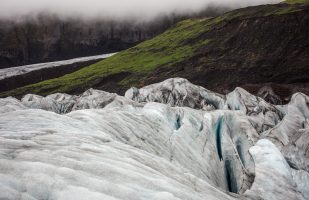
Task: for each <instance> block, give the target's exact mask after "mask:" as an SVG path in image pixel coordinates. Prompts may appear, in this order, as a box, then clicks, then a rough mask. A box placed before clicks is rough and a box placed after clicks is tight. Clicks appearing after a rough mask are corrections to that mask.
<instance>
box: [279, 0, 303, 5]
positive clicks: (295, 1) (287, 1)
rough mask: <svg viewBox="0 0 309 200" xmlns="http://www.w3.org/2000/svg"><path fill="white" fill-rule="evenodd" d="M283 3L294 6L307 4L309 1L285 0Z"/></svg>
mask: <svg viewBox="0 0 309 200" xmlns="http://www.w3.org/2000/svg"><path fill="white" fill-rule="evenodd" d="M284 3H288V4H296V3H309V0H286V1H284Z"/></svg>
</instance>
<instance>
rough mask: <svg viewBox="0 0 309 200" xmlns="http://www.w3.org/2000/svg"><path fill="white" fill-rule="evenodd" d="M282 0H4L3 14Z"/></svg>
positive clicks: (102, 12) (146, 10) (163, 9)
mask: <svg viewBox="0 0 309 200" xmlns="http://www.w3.org/2000/svg"><path fill="white" fill-rule="evenodd" d="M276 2H279V0H0V18H11V17H20V16H23V15H37V14H38V13H42V12H43V13H46V12H50V13H54V14H58V15H60V16H64V17H72V16H73V17H74V16H81V17H85V18H92V17H97V16H101V17H113V18H127V17H132V16H134V17H137V18H140V19H151V18H153V17H156V16H158V15H160V14H168V13H171V12H194V11H199V10H201V9H204V8H205V7H207V6H209V5H216V6H225V7H226V6H228V7H232V8H239V7H245V6H249V5H258V4H266V3H276Z"/></svg>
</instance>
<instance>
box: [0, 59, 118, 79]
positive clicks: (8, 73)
mask: <svg viewBox="0 0 309 200" xmlns="http://www.w3.org/2000/svg"><path fill="white" fill-rule="evenodd" d="M115 54H116V53H108V54H102V55H96V56H87V57H80V58H73V59H69V60H62V61H54V62H47V63H38V64H31V65H23V66H17V67H10V68H3V69H0V80H2V79H6V78H10V77H13V76H18V75H23V74H26V73H29V72H32V71H37V70H40V69H44V68H57V67H61V66H63V65H70V64H73V63H78V62H86V61H91V60H98V59H105V58H108V57H111V56H113V55H115Z"/></svg>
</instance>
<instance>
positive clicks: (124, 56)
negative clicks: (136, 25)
mask: <svg viewBox="0 0 309 200" xmlns="http://www.w3.org/2000/svg"><path fill="white" fill-rule="evenodd" d="M288 2H289V3H290V1H288ZM307 11H308V6H303V5H298V4H295V5H294V4H291V5H288V4H281V5H279V4H278V5H266V6H257V7H250V8H244V9H239V10H235V11H232V12H229V13H226V14H224V15H222V16H219V17H216V18H207V19H189V20H185V21H182V22H180V23H178V24H177V25H175V26H174V27H173V28H171V29H169V30H168V31H166V32H164V33H163V34H161V35H159V36H157V37H155V38H153V39H151V40H148V41H145V42H143V43H141V44H139V45H137V46H135V47H133V48H130V49H128V50H125V51H122V52H120V53H118V54H116V55H114V56H112V57H110V58H108V59H105V60H103V61H101V62H98V63H96V64H93V65H90V66H88V67H85V68H83V69H81V70H79V71H76V72H74V73H71V74H67V75H65V76H62V77H60V78H56V79H51V80H47V81H43V82H40V83H36V84H32V85H27V86H25V87H22V88H18V89H15V90H11V91H7V92H4V93H1V94H0V96H9V95H12V96H21V95H24V94H27V93H35V94H41V95H47V94H50V93H56V92H66V93H80V92H82V91H84V90H86V89H88V88H91V87H93V88H99V89H105V90H107V91H113V92H114V91H115V92H123V91H124V90H126V89H127V88H129V87H130V86H143V85H144V84H145V83H147V84H148V83H151V82H154V81H157V80H160V79H162V78H164V77H165V76H174V75H175V76H176V75H177V76H184V77H186V76H187V74H188V73H187V72H183V74H181V73H177V71H179V70H178V69H179V67H181V68H185V67H186V66H188V67H192V66H193V65H194V63H195V65H196V66H195V68H194V70H193V71H194V73H195V74H198V73H200V72H201V71H203V70H204V69H207V70H208V66H209V67H210V68H211V69H213V68H215V69H223V68H225V67H226V66H229V64H226V63H225V59H226V57H225V55H226V56H228V55H229V54H231V56H233V55H235V56H236V55H237V54H239V53H241V51H245V49H246V46H244V49H243V50H242V49H238V47H237V48H236V47H235V48H231V47H232V46H233V45H238V44H234V43H231V44H227V42H228V40H230V39H231V37H232V36H233V35H234V33H231V32H232V31H230V28H231V27H229V26H230V25H232V24H235V30H236V29H237V27H236V26H239V24H241V23H244V22H246V23H247V22H250V20H256V19H259V18H260V19H261V21H262V19H263V20H264V19H266V18H269V21H270V22H271V20H274V21H275V20H277V19H280V17H281V16H284V15H290V14H291V13H300V14H302V15H303V13H306V12H307ZM307 13H308V12H307ZM250 23H251V22H250ZM291 26H293V25H292V24H291ZM232 28H233V27H232ZM224 29H226V30H224ZM231 30H234V29H231ZM240 31H241V30H240ZM241 34H243V33H239V35H241ZM248 34H253V33H248ZM233 37H234V36H233ZM253 37H260V36H259V35H257V36H255V35H252V36H250V35H249V36H248V38H249V39H248V41H245V42H246V45H248V44H247V43H249V44H251V43H252V42H251V41H253V40H252V38H253ZM237 39H238V38H237ZM240 39H241V38H240ZM244 39H245V38H244ZM257 39H258V38H257ZM249 40H250V41H249ZM261 40H263V38H261ZM241 42H242V41H241ZM230 45H231V46H230ZM252 45H254V44H252ZM262 45H264V44H262ZM258 48H259V49H260V48H264V46H261V47H258ZM218 51H222V52H218ZM233 51H234V52H233ZM205 52H209V53H208V54H207V55H205ZM249 52H251V50H250V51H249ZM253 54H254V55H253ZM241 55H242V54H241ZM259 55H260V54H259V52H254V53H252V55H251V53H250V56H259ZM244 56H246V59H247V58H248V55H245V54H244ZM220 59H221V60H220ZM250 59H251V58H250ZM252 59H253V60H254V59H255V58H252ZM252 59H251V60H252ZM215 61H218V63H217V64H215ZM221 61H222V62H221ZM223 61H224V62H223ZM230 65H231V66H235V64H234V63H232V62H231V63H230ZM239 67H241V66H239ZM175 70H176V72H175ZM207 70H205V71H207ZM174 72H175V73H174ZM190 72H191V71H190V70H189V74H190ZM160 73H162V74H160ZM169 73H170V74H169ZM192 73H193V72H192ZM161 75H162V76H161ZM187 78H189V79H190V77H187ZM192 79H194V76H193V75H192Z"/></svg>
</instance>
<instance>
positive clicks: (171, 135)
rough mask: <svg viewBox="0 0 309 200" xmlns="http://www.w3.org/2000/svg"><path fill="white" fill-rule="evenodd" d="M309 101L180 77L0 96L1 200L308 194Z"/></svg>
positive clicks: (299, 196) (284, 196) (192, 198)
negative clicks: (113, 88) (275, 99)
mask: <svg viewBox="0 0 309 200" xmlns="http://www.w3.org/2000/svg"><path fill="white" fill-rule="evenodd" d="M308 105H309V98H308V97H307V96H306V95H304V94H302V93H296V94H294V95H293V97H292V99H291V101H290V103H289V104H287V105H283V106H277V105H272V104H269V103H267V102H266V101H265V100H263V99H262V98H259V97H256V96H254V95H252V94H250V93H248V92H247V91H245V90H243V89H242V88H236V89H235V90H234V91H233V92H231V93H229V94H227V95H221V94H217V93H214V92H211V91H209V90H207V89H205V88H203V87H200V86H196V85H193V84H192V83H190V82H189V81H187V80H186V79H182V78H174V79H168V80H166V81H163V82H161V83H157V84H153V85H149V86H146V87H144V88H140V89H137V88H131V89H129V90H128V91H127V92H126V94H125V96H119V95H117V94H112V93H108V92H104V91H99V90H94V89H90V90H87V91H86V92H84V93H83V94H81V95H68V94H53V95H49V96H47V97H42V96H39V95H33V94H28V95H25V96H24V97H23V98H22V99H21V100H18V99H15V98H13V97H8V98H3V99H0V199H44V200H45V199H49V200H51V199H52V200H53V199H65V200H67V199H72V200H73V199H74V200H75V199H111V200H114V199H118V200H119V199H126V200H130V199H134V200H141V199H147V200H148V199H151V200H165V199H166V200H170V199H171V200H173V199H175V200H176V199H177V200H180V199H186V200H195V199H196V200H199V199H309V189H308V188H309V173H308V172H309V120H308V118H309V107H308Z"/></svg>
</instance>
